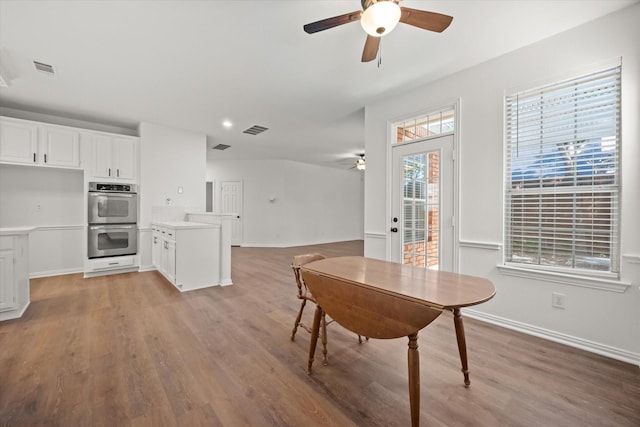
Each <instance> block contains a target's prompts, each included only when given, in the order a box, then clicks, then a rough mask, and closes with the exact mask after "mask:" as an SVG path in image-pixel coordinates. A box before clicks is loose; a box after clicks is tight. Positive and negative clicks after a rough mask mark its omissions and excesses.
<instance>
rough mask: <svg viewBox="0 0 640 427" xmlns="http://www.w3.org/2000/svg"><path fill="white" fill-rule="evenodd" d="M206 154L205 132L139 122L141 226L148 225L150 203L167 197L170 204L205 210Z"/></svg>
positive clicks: (157, 203) (158, 203)
mask: <svg viewBox="0 0 640 427" xmlns="http://www.w3.org/2000/svg"><path fill="white" fill-rule="evenodd" d="M206 155H207V138H206V135H204V134H199V133H195V132H189V131H185V130H181V129H175V128H170V127H166V126H161V125H156V124H152V123H141V124H140V222H139V224H140V226H141V227H148V226H149V225H150V223H151V219H152V218H151V213H152V210H153V207H156V206H167V199H170V205H171V206H184V207H188V208H193V209H202V210H204V206H205V189H206V187H205V182H206V175H207V159H206ZM179 187H182V193H179V192H178V188H179Z"/></svg>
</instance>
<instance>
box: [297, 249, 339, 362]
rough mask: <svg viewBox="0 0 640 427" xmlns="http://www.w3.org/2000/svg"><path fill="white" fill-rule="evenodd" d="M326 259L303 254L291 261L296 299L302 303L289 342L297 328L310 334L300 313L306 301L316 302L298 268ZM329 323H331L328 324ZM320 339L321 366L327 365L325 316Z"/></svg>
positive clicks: (316, 254) (319, 255)
mask: <svg viewBox="0 0 640 427" xmlns="http://www.w3.org/2000/svg"><path fill="white" fill-rule="evenodd" d="M325 258H326V257H325V256H324V255H322V254H318V253H313V254H305V255H297V256H294V257H293V261H291V268H292V269H293V274H294V276H295V277H296V285H297V286H298V299H299V300H301V301H302V302H301V303H300V310H298V315H297V316H296V322H295V323H294V325H293V331H291V341H293V340H294V339H295V337H296V332H297V331H298V327H301V328H302V329H304V330H305V331H307V332H309V333H311V327H309V326H307V325H305V324H304V323H302V320H301V319H302V312H303V311H304V307H305V306H306V305H307V301H311V302H312V303H314V304H315V303H316V300H315V299H314V298H313V295H311V292H309V290H308V289H307V285H305V284H304V280H302V275H301V274H300V267H302V266H303V265H305V264H308V263H310V262H313V261H318V260H321V259H325ZM329 323H331V321H330V322H329ZM320 339H321V340H322V355H323V356H322V364H323V365H326V364H327V319H326V316H325V315H324V313H323V315H322V321H321V323H320Z"/></svg>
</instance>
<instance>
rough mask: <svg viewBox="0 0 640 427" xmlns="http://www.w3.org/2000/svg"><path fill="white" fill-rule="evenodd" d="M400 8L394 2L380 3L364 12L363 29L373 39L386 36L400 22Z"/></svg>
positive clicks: (361, 21)
mask: <svg viewBox="0 0 640 427" xmlns="http://www.w3.org/2000/svg"><path fill="white" fill-rule="evenodd" d="M400 15H401V11H400V6H398V4H397V3H396V2H394V1H393V0H386V1H378V2H376V3H374V4H372V5H371V6H369V7H368V8H366V9H365V11H364V12H362V17H361V18H360V23H361V24H362V28H363V29H364V30H365V31H366V32H367V34H369V35H370V36H373V37H381V36H384V35H386V34H388V33H390V32H391V30H393V29H394V28H395V27H396V25H398V22H400Z"/></svg>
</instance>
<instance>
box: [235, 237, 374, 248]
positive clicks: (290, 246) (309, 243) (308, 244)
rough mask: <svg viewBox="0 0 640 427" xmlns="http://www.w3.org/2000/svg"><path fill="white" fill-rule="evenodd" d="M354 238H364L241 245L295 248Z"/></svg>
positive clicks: (245, 246)
mask: <svg viewBox="0 0 640 427" xmlns="http://www.w3.org/2000/svg"><path fill="white" fill-rule="evenodd" d="M353 240H362V239H361V238H353V239H343V240H327V241H324V240H321V241H314V242H289V243H252V242H244V243H242V244H241V245H240V247H242V248H295V247H298V246H313V245H325V244H329V243H339V242H351V241H353Z"/></svg>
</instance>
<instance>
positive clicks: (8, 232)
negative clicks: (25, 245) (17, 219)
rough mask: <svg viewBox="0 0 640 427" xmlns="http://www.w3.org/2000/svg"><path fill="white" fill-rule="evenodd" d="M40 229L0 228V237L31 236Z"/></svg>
mask: <svg viewBox="0 0 640 427" xmlns="http://www.w3.org/2000/svg"><path fill="white" fill-rule="evenodd" d="M36 228H38V227H4V228H0V236H17V235H20V234H29V233H31V232H32V231H34V230H35V229H36Z"/></svg>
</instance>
